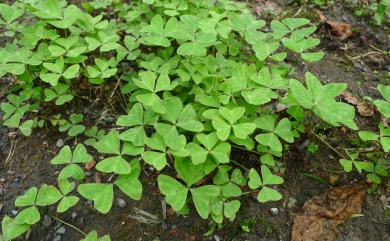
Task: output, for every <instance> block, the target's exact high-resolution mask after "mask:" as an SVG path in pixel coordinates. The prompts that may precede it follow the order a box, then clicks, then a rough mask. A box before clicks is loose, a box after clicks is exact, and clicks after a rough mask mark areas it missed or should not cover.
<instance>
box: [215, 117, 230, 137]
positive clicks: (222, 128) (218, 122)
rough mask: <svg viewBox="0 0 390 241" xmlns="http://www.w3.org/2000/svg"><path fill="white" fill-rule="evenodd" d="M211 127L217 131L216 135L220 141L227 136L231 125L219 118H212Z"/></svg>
mask: <svg viewBox="0 0 390 241" xmlns="http://www.w3.org/2000/svg"><path fill="white" fill-rule="evenodd" d="M212 124H213V127H214V128H215V130H216V131H217V136H218V138H219V139H220V140H221V141H226V140H227V139H228V138H229V135H230V130H231V125H229V124H228V123H226V122H225V121H223V120H222V119H220V118H215V119H213V120H212Z"/></svg>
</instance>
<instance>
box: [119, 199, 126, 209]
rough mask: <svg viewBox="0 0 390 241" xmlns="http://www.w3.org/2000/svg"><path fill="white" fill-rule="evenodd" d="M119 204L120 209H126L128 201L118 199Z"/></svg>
mask: <svg viewBox="0 0 390 241" xmlns="http://www.w3.org/2000/svg"><path fill="white" fill-rule="evenodd" d="M117 204H118V207H120V208H124V207H126V201H125V200H124V199H122V198H118V199H117Z"/></svg>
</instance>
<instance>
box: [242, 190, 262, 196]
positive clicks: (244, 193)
mask: <svg viewBox="0 0 390 241" xmlns="http://www.w3.org/2000/svg"><path fill="white" fill-rule="evenodd" d="M258 191H259V190H252V191H248V192H243V193H242V194H241V195H247V194H251V193H255V192H258Z"/></svg>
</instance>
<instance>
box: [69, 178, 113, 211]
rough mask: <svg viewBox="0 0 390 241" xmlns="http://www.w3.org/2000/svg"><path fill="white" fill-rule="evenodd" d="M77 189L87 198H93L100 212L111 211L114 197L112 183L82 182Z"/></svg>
mask: <svg viewBox="0 0 390 241" xmlns="http://www.w3.org/2000/svg"><path fill="white" fill-rule="evenodd" d="M77 191H78V192H79V193H80V194H81V195H82V196H83V197H85V198H86V199H89V200H93V204H94V207H95V208H96V210H98V211H99V212H101V213H103V214H106V213H108V212H109V211H110V209H111V207H112V201H113V198H114V192H113V185H112V184H103V183H88V184H80V185H79V186H78V188H77Z"/></svg>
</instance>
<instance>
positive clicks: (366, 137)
mask: <svg viewBox="0 0 390 241" xmlns="http://www.w3.org/2000/svg"><path fill="white" fill-rule="evenodd" d="M358 134H359V137H360V139H362V140H363V141H376V140H378V138H379V135H377V134H376V133H374V132H371V131H359V132H358Z"/></svg>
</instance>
